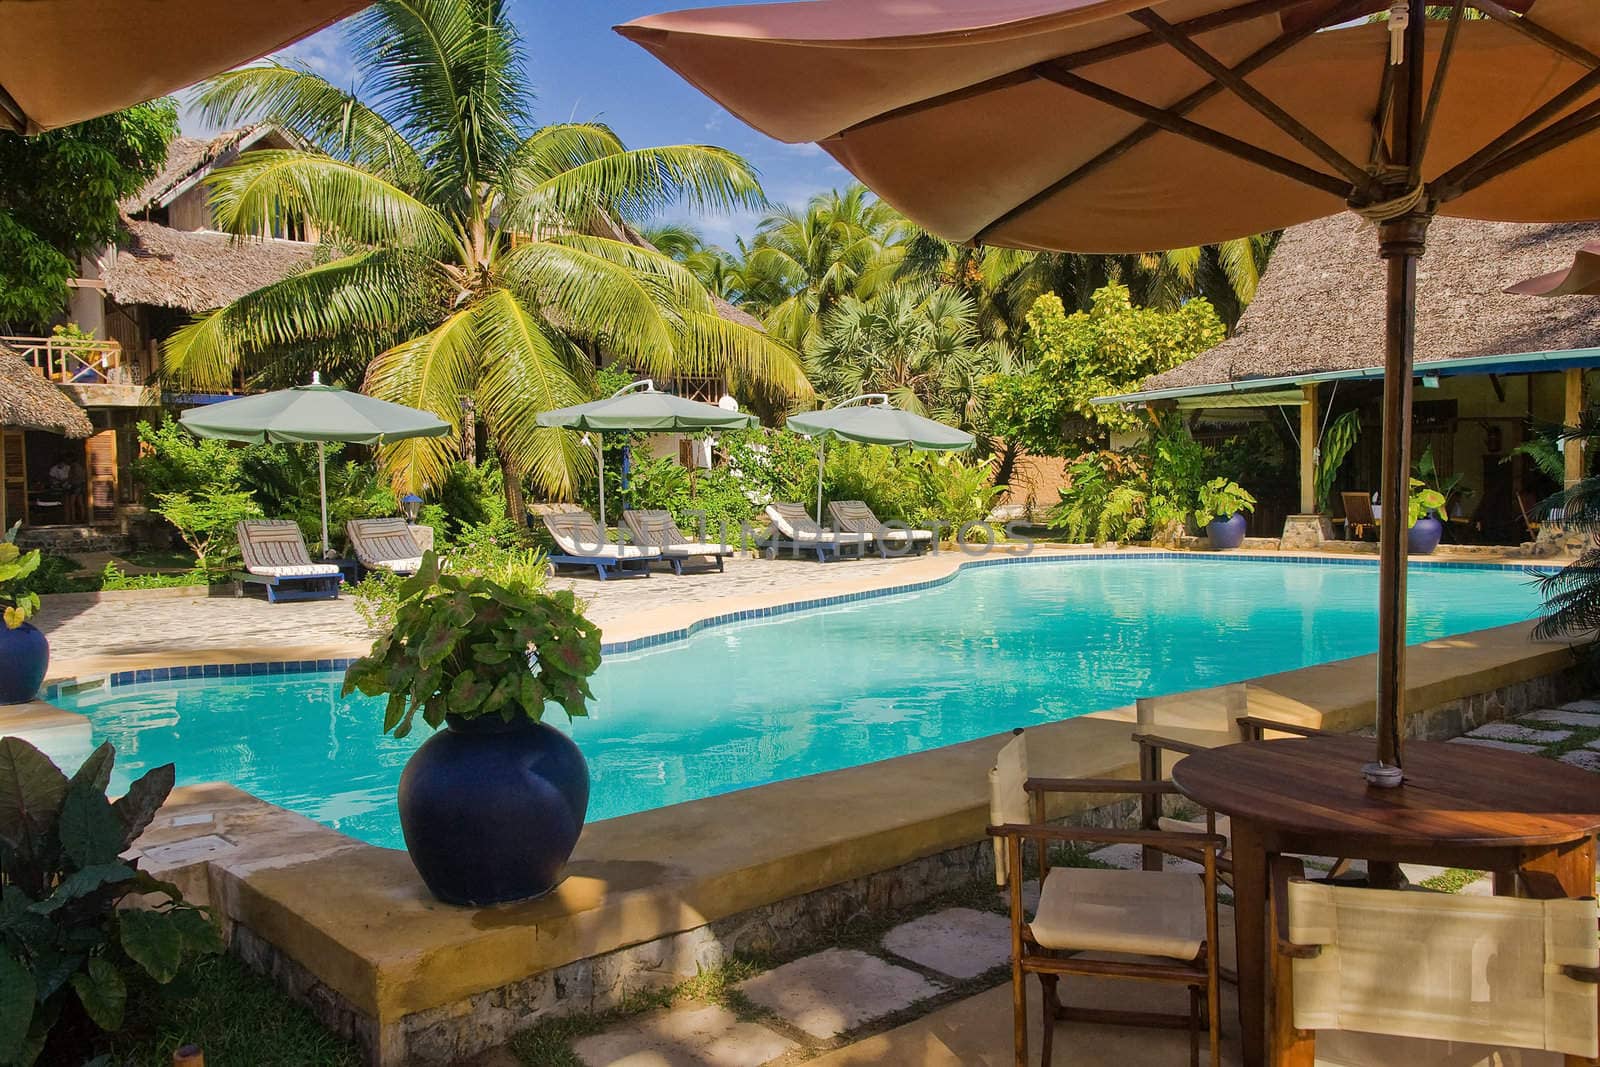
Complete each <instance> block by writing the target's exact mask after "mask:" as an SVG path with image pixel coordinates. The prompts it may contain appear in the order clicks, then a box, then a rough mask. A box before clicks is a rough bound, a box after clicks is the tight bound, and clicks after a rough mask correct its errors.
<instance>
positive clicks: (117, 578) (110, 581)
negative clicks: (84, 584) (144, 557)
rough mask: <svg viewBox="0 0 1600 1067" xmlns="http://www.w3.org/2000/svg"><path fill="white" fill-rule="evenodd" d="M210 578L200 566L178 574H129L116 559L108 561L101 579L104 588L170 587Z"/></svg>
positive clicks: (200, 583)
mask: <svg viewBox="0 0 1600 1067" xmlns="http://www.w3.org/2000/svg"><path fill="white" fill-rule="evenodd" d="M209 580H210V577H209V576H208V575H207V574H206V572H205V571H203V570H201V569H200V568H198V567H196V568H195V569H193V570H188V571H182V572H179V573H177V574H128V573H126V572H125V571H123V569H122V568H121V567H119V566H117V561H116V560H107V561H106V565H105V567H104V569H102V570H101V571H100V579H99V581H100V588H101V589H103V590H117V589H170V588H173V587H175V586H185V585H205V584H206V583H207V582H208V581H209Z"/></svg>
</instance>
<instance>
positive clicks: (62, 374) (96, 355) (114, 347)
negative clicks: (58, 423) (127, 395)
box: [0, 336, 131, 385]
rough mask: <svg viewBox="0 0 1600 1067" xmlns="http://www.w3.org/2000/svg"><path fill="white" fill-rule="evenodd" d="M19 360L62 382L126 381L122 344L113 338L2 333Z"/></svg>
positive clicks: (4, 341)
mask: <svg viewBox="0 0 1600 1067" xmlns="http://www.w3.org/2000/svg"><path fill="white" fill-rule="evenodd" d="M0 343H4V344H7V345H10V346H11V347H12V348H15V349H16V350H17V352H18V353H20V354H21V356H22V358H23V361H24V362H26V363H28V364H29V365H30V366H32V367H33V368H34V369H35V370H37V371H38V372H39V373H40V374H42V375H44V376H45V377H46V378H47V379H49V380H50V381H52V382H59V383H61V384H63V385H67V384H72V385H105V384H108V383H115V384H121V383H124V382H128V381H130V380H131V379H130V377H129V375H128V372H127V370H126V368H124V367H123V365H122V346H121V345H120V344H118V343H117V342H115V341H93V340H90V341H80V340H75V339H72V338H67V337H4V336H0Z"/></svg>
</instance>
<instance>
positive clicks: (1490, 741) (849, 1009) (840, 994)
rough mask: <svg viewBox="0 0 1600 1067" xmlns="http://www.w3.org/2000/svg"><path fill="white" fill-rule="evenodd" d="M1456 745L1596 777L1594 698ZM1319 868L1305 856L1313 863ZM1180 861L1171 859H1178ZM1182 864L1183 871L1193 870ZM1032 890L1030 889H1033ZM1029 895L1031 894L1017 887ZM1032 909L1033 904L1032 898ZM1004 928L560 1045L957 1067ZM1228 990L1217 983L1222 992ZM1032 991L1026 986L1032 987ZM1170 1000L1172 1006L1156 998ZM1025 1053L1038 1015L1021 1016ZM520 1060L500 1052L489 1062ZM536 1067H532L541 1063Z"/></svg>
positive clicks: (1475, 883) (993, 1005)
mask: <svg viewBox="0 0 1600 1067" xmlns="http://www.w3.org/2000/svg"><path fill="white" fill-rule="evenodd" d="M1455 743H1458V744H1481V745H1492V746H1494V747H1498V748H1506V749H1512V750H1514V751H1519V752H1528V753H1531V754H1535V755H1541V756H1545V757H1547V758H1551V759H1561V760H1564V761H1566V762H1568V763H1573V764H1575V765H1577V766H1580V767H1584V768H1586V769H1588V770H1594V771H1597V772H1600V700H1582V701H1577V702H1575V703H1572V704H1567V705H1565V706H1563V707H1560V708H1551V709H1547V710H1542V711H1536V712H1534V713H1532V714H1530V715H1527V716H1525V717H1523V718H1521V719H1518V720H1515V721H1510V722H1497V723H1490V724H1488V725H1486V726H1482V727H1479V728H1478V729H1477V730H1474V731H1473V732H1472V733H1471V734H1470V735H1468V736H1466V737H1461V738H1457V739H1456V741H1455ZM1087 862H1090V863H1093V864H1096V865H1100V864H1103V865H1107V866H1118V867H1135V866H1137V865H1138V862H1139V855H1138V852H1137V850H1136V849H1132V848H1127V847H1123V846H1112V847H1109V848H1105V849H1101V850H1099V851H1096V852H1094V853H1091V854H1090V856H1089V858H1088V861H1087ZM1312 863H1313V865H1316V861H1312ZM1177 866H1179V867H1181V866H1182V861H1177ZM1191 866H1192V865H1191ZM1403 869H1404V871H1405V873H1406V875H1407V877H1408V878H1410V880H1411V881H1412V882H1413V883H1414V884H1420V885H1424V886H1427V887H1429V888H1433V889H1439V890H1445V891H1449V892H1468V893H1488V892H1489V891H1490V883H1489V879H1488V877H1487V875H1484V876H1481V877H1477V878H1474V877H1473V874H1472V872H1464V871H1450V870H1445V869H1443V868H1436V867H1421V866H1414V865H1405V866H1404V868H1403ZM1029 889H1032V887H1031V886H1030V887H1029ZM1026 897H1028V898H1034V897H1036V891H1034V892H1029V893H1027V894H1026ZM1030 906H1031V905H1030ZM1221 911H1222V919H1223V937H1222V940H1223V942H1224V950H1223V959H1224V961H1225V962H1226V961H1229V960H1231V955H1232V951H1231V941H1232V909H1231V908H1230V907H1227V906H1224V907H1223V908H1222V909H1221ZM1009 959H1010V932H1009V924H1008V922H1007V920H1006V918H1005V904H1004V898H1003V895H1002V894H1000V893H998V892H997V893H996V894H994V896H993V897H992V898H990V897H989V896H988V894H986V893H985V894H982V895H981V896H980V897H978V898H977V899H975V900H973V901H971V902H968V903H966V904H964V905H961V906H954V907H952V906H949V905H948V904H947V905H945V906H942V907H939V908H937V909H935V910H931V911H929V912H928V913H926V914H923V915H918V916H914V917H911V918H908V919H906V920H905V921H903V922H901V923H900V924H899V925H896V926H894V927H893V928H892V929H890V930H888V931H887V932H885V933H882V934H881V935H880V936H877V937H875V938H872V939H870V940H869V941H866V942H863V941H861V940H860V939H847V940H845V941H844V942H843V943H841V944H840V945H834V946H828V947H822V948H820V949H819V950H818V951H816V952H814V953H812V954H810V955H806V956H802V957H800V958H799V959H795V960H791V961H789V962H786V963H783V964H781V965H780V966H777V967H773V968H771V969H770V970H766V971H763V972H761V973H758V974H755V975H754V976H752V977H749V978H746V979H745V980H744V981H742V982H740V983H739V984H738V986H737V987H735V990H736V991H735V992H734V993H733V994H732V995H731V997H730V998H729V999H728V1002H725V1003H720V1004H712V1003H707V1002H704V1001H698V1000H693V999H690V1000H686V1001H684V1002H682V1003H677V1004H675V1005H674V1006H672V1007H671V1008H666V1009H657V1010H654V1011H650V1012H648V1013H645V1014H641V1015H637V1016H634V1017H632V1018H627V1019H624V1020H622V1021H620V1022H618V1023H616V1024H615V1025H613V1026H611V1027H609V1028H606V1029H603V1030H601V1031H599V1032H597V1033H592V1034H589V1035H588V1036H585V1037H581V1038H578V1039H576V1040H575V1041H573V1042H571V1044H570V1053H571V1056H572V1061H573V1062H576V1063H581V1064H584V1065H585V1067H621V1065H639V1067H644V1065H651V1067H655V1065H662V1067H762V1065H771V1067H787V1065H790V1064H798V1063H806V1064H808V1065H810V1067H864V1065H867V1064H897V1065H906V1067H913V1065H914V1067H924V1065H925V1067H957V1065H968V1064H995V1065H999V1064H1006V1063H1010V1062H1011V1003H1010V993H1009V988H1008V986H1009V981H1010V973H1009ZM1062 988H1063V997H1064V999H1066V1000H1067V1001H1068V1002H1070V1003H1076V1004H1079V1005H1085V1006H1090V1005H1092V1006H1101V1007H1105V1006H1112V1005H1113V1004H1115V1006H1118V1007H1128V1006H1130V1001H1132V1002H1136V1003H1133V1004H1132V1005H1131V1006H1133V1007H1138V1008H1143V1009H1146V1010H1180V1011H1181V1010H1183V1009H1184V1004H1183V1003H1182V1000H1183V994H1182V992H1181V991H1177V992H1174V991H1170V990H1162V989H1159V988H1154V989H1153V988H1150V987H1147V986H1146V985H1145V984H1143V983H1109V982H1094V981H1091V980H1087V979H1072V980H1068V981H1065V982H1063V987H1062ZM1231 993H1232V989H1231V987H1230V986H1226V985H1225V986H1224V995H1225V998H1228V997H1231ZM1030 996H1036V990H1031V991H1030ZM1167 996H1176V997H1177V998H1178V1002H1175V1003H1173V1004H1167V1003H1165V1001H1164V1000H1163V998H1164V997H1167ZM1234 1018H1235V1009H1234V1008H1233V1006H1232V1004H1231V1001H1230V1000H1228V999H1225V1001H1224V1009H1223V1041H1224V1044H1223V1059H1224V1062H1225V1063H1235V1062H1237V1054H1238V1053H1237V1044H1236V1036H1237V1031H1236V1027H1235V1024H1234ZM1030 1021H1031V1025H1032V1031H1033V1036H1032V1041H1033V1042H1034V1044H1033V1046H1032V1047H1033V1050H1034V1055H1035V1056H1036V1055H1037V1049H1038V1045H1037V1041H1038V1035H1039V1027H1040V1023H1039V1016H1038V1009H1037V1005H1035V1006H1034V1008H1033V1010H1032V1011H1031V1012H1030ZM1057 1033H1058V1049H1057V1051H1058V1055H1059V1056H1060V1058H1061V1062H1070V1063H1071V1064H1073V1065H1074V1067H1123V1065H1126V1064H1133V1063H1141V1064H1142V1063H1152V1064H1155V1063H1182V1062H1186V1060H1187V1054H1188V1038H1187V1036H1186V1035H1185V1034H1184V1033H1182V1032H1175V1031H1156V1030H1133V1029H1126V1028H1114V1027H1099V1026H1095V1027H1091V1026H1086V1025H1081V1024H1068V1023H1063V1024H1061V1026H1060V1028H1059V1029H1058V1031H1057ZM519 1062H521V1063H527V1062H531V1061H528V1060H526V1059H523V1060H518V1059H516V1058H515V1057H514V1056H512V1055H511V1054H509V1053H500V1054H497V1055H496V1056H494V1057H492V1058H489V1059H486V1060H485V1061H484V1063H485V1064H486V1065H487V1064H490V1063H492V1064H496V1065H499V1064H511V1063H519ZM541 1067H542V1065H541Z"/></svg>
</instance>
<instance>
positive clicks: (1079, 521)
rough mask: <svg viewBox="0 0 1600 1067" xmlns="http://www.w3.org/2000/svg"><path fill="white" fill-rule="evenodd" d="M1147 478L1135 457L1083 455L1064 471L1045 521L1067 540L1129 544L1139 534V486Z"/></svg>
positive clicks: (1127, 454)
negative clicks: (1064, 478)
mask: <svg viewBox="0 0 1600 1067" xmlns="http://www.w3.org/2000/svg"><path fill="white" fill-rule="evenodd" d="M1148 480H1149V475H1148V472H1147V471H1146V469H1145V466H1144V462H1143V457H1142V456H1140V455H1139V454H1137V453H1131V452H1111V451H1104V452H1087V453H1084V454H1083V455H1081V456H1079V457H1078V458H1077V459H1075V460H1073V462H1072V463H1071V464H1070V465H1069V466H1068V467H1067V484H1066V485H1065V486H1063V487H1062V489H1061V500H1060V502H1059V503H1057V504H1056V506H1055V507H1053V508H1052V509H1051V510H1050V512H1049V514H1048V515H1047V516H1046V521H1048V522H1049V524H1050V525H1051V526H1052V527H1054V528H1056V529H1059V530H1062V531H1064V532H1065V533H1066V535H1067V538H1068V539H1069V540H1072V541H1091V540H1092V541H1094V542H1095V543H1096V544H1103V543H1105V542H1106V541H1123V540H1132V539H1133V538H1134V537H1136V536H1138V534H1140V533H1142V532H1143V528H1144V504H1145V501H1146V499H1147V494H1146V492H1145V491H1144V490H1143V489H1141V488H1140V486H1142V485H1144V484H1147V483H1148ZM1113 495H1115V498H1116V499H1115V501H1113Z"/></svg>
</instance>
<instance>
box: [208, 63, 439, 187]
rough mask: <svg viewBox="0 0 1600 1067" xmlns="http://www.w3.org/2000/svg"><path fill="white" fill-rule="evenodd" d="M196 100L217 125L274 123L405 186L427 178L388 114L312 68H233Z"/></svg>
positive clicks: (212, 81)
mask: <svg viewBox="0 0 1600 1067" xmlns="http://www.w3.org/2000/svg"><path fill="white" fill-rule="evenodd" d="M194 102H195V104H196V105H197V106H198V107H199V109H200V114H201V117H202V118H203V119H204V120H205V121H206V122H208V123H210V124H211V125H213V126H217V127H220V128H226V127H229V126H234V125H237V124H238V123H241V122H246V121H254V122H271V123H274V124H276V125H279V126H282V127H284V128H285V129H287V130H290V131H292V132H293V133H295V134H296V135H298V136H299V137H301V138H303V139H304V140H306V141H308V142H310V143H311V144H313V145H315V146H316V147H317V148H318V149H320V150H321V151H323V152H325V153H327V154H328V155H330V156H332V157H333V158H334V159H338V160H343V161H344V162H346V163H353V164H355V165H356V166H359V167H362V168H364V169H366V170H370V171H371V172H372V173H374V174H377V175H379V176H381V177H385V178H388V179H389V180H390V181H393V182H395V183H396V184H399V185H401V186H403V187H406V188H414V187H415V185H416V182H417V180H418V179H419V178H420V177H421V175H422V161H421V160H420V159H419V158H418V157H417V152H416V149H414V148H412V147H411V145H410V144H409V143H408V142H407V141H406V139H405V138H404V137H402V136H401V135H400V134H399V132H397V131H396V130H395V129H394V127H392V126H390V125H389V123H388V122H387V121H386V120H385V119H384V118H383V116H381V115H379V114H378V113H377V112H376V111H374V110H372V109H371V108H370V107H368V106H367V105H366V104H364V103H362V102H361V100H360V99H359V98H358V97H357V96H356V95H355V93H353V92H350V91H348V90H345V89H340V88H339V87H338V86H336V85H334V84H333V83H332V82H330V81H328V80H327V79H326V78H324V77H322V76H321V75H320V74H315V73H313V72H311V71H309V70H303V69H301V68H298V67H291V66H288V65H287V64H283V63H276V62H266V63H261V64H258V65H255V66H250V67H241V68H240V69H238V70H230V71H228V72H226V73H224V74H219V75H217V76H216V77H214V78H212V79H210V80H209V81H207V82H205V83H204V84H202V85H201V86H200V88H199V90H198V91H197V93H196V95H195V98H194Z"/></svg>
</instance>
